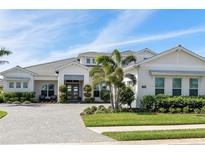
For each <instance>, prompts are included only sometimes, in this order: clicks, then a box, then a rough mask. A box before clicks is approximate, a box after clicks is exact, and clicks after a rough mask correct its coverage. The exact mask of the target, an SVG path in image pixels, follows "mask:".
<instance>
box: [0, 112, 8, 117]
mask: <svg viewBox="0 0 205 154" xmlns="http://www.w3.org/2000/svg"><path fill="white" fill-rule="evenodd" d="M6 115H7V112H5V111H0V119H1V118H3V117H4V116H6Z"/></svg>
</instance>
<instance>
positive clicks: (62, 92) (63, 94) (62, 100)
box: [59, 85, 67, 103]
mask: <svg viewBox="0 0 205 154" xmlns="http://www.w3.org/2000/svg"><path fill="white" fill-rule="evenodd" d="M59 91H60V100H59V102H60V103H65V101H66V92H67V88H66V86H65V85H61V86H60V87H59Z"/></svg>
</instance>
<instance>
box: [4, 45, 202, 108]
mask: <svg viewBox="0 0 205 154" xmlns="http://www.w3.org/2000/svg"><path fill="white" fill-rule="evenodd" d="M109 54H110V53H98V52H86V53H81V54H79V55H78V56H77V57H75V58H70V59H64V60H59V61H54V62H49V63H44V64H38V65H33V66H29V67H20V66H16V67H14V68H11V69H8V70H6V71H3V72H1V75H2V76H3V90H4V91H5V92H32V91H34V92H35V93H36V98H37V99H38V98H39V96H40V95H44V96H45V97H51V96H53V95H56V96H59V90H58V89H59V86H60V85H66V87H67V99H68V102H73V101H75V100H77V101H79V100H83V99H84V96H83V87H84V85H86V84H91V80H90V78H89V70H90V69H91V68H92V67H93V66H94V65H96V61H95V57H96V56H97V55H109ZM127 55H134V56H135V57H136V59H137V62H136V63H135V64H132V65H129V66H127V67H125V68H124V71H125V72H126V73H131V74H134V75H135V77H136V79H137V83H136V85H135V86H134V87H132V88H133V89H134V91H135V94H136V101H135V103H134V104H136V105H139V103H140V99H141V98H142V97H143V96H144V95H155V94H166V95H176V96H178V95H184V96H198V95H205V58H204V57H202V56H200V55H198V54H196V53H194V52H192V51H190V50H188V49H186V48H184V47H182V46H181V45H179V46H177V47H174V48H172V49H169V50H166V51H164V52H161V53H159V54H157V53H155V52H153V51H151V50H149V49H147V48H146V49H143V50H140V51H138V52H135V51H131V50H129V51H124V52H122V56H127ZM125 82H126V84H129V83H130V82H129V80H128V79H125ZM100 90H101V86H97V87H96V88H94V90H93V97H95V99H96V100H100V98H99V92H100Z"/></svg>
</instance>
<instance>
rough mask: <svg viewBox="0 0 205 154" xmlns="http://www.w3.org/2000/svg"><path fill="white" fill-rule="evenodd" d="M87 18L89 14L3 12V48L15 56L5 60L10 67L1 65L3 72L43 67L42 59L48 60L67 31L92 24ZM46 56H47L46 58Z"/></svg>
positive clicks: (0, 21) (0, 22)
mask: <svg viewBox="0 0 205 154" xmlns="http://www.w3.org/2000/svg"><path fill="white" fill-rule="evenodd" d="M59 17H60V18H59ZM87 18H88V16H87V14H86V13H83V14H80V13H72V12H66V13H64V12H63V11H56V10H55V11H47V10H44V11H40V10H36V11H24V10H19V11H9V10H1V11H0V47H1V46H4V47H6V48H8V49H9V50H11V51H12V52H13V54H12V55H10V56H8V57H3V58H5V59H6V60H8V61H10V64H8V65H1V66H0V71H2V70H5V69H8V68H10V67H14V66H16V65H21V66H27V65H32V64H35V63H39V60H40V59H43V58H45V59H47V56H46V55H47V54H48V52H47V50H48V49H47V48H48V47H50V46H53V43H54V42H55V41H56V40H59V39H60V37H62V36H61V35H62V33H63V30H64V27H65V26H67V27H74V26H75V24H78V23H81V22H85V21H86V20H88V19H87ZM88 21H89V20H88ZM64 37H67V36H64ZM43 52H45V54H42V53H43ZM39 55H40V56H39ZM43 56H44V57H43Z"/></svg>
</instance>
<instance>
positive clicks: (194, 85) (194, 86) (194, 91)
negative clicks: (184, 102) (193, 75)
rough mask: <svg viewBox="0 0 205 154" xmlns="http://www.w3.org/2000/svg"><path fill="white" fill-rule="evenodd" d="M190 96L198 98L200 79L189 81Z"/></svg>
mask: <svg viewBox="0 0 205 154" xmlns="http://www.w3.org/2000/svg"><path fill="white" fill-rule="evenodd" d="M189 96H198V79H190V80H189Z"/></svg>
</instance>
